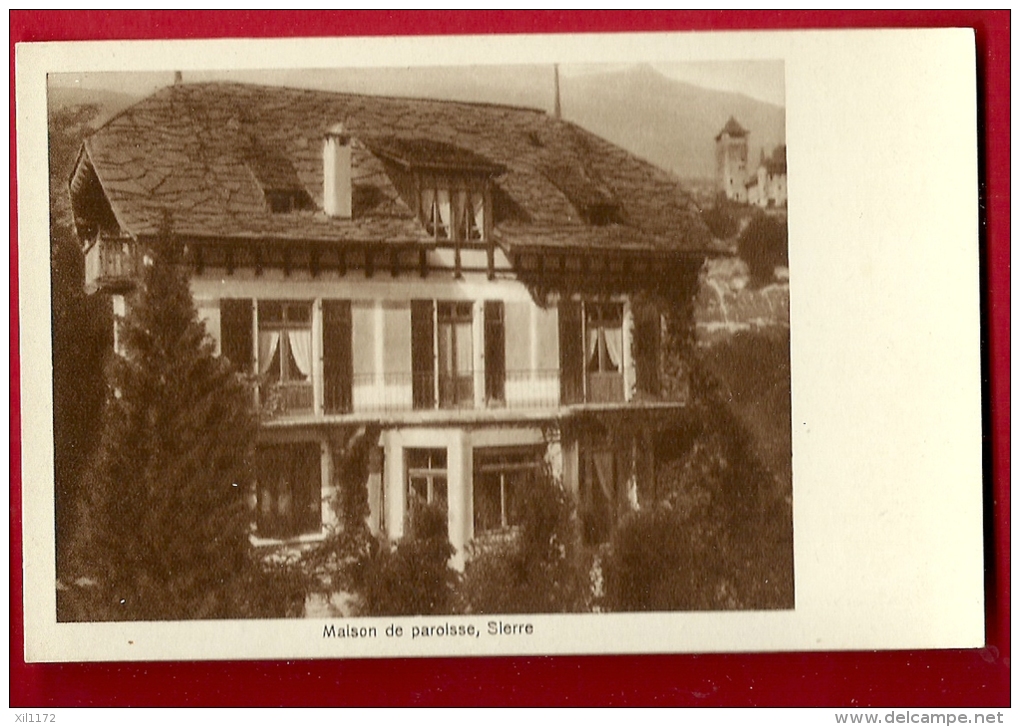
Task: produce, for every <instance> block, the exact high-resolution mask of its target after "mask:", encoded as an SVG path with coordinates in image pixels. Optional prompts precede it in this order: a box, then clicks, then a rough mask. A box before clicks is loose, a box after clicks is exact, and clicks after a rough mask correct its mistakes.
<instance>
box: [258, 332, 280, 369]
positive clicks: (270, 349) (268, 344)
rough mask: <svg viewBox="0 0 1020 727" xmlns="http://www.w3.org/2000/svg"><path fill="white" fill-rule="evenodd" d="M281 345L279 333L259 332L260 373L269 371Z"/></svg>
mask: <svg viewBox="0 0 1020 727" xmlns="http://www.w3.org/2000/svg"><path fill="white" fill-rule="evenodd" d="M279 345H280V332H279V331H259V373H260V374H264V373H266V372H267V371H269V366H270V365H271V364H272V363H273V358H274V357H275V356H276V349H277V348H278V347H279Z"/></svg>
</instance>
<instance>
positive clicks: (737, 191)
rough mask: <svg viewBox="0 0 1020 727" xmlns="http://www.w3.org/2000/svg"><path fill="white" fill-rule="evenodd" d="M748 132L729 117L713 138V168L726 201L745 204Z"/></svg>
mask: <svg viewBox="0 0 1020 727" xmlns="http://www.w3.org/2000/svg"><path fill="white" fill-rule="evenodd" d="M748 134H749V132H748V131H747V129H745V128H744V127H743V126H741V125H740V124H739V123H737V120H736V119H735V118H733V117H732V116H731V117H730V120H729V121H727V122H726V126H724V127H723V128H722V131H720V132H719V133H718V134H716V137H715V166H716V171H717V174H718V176H719V184H720V186H721V188H722V192H723V194H725V195H726V199H731V200H733V201H734V202H747V137H748Z"/></svg>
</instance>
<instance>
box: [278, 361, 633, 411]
mask: <svg viewBox="0 0 1020 727" xmlns="http://www.w3.org/2000/svg"><path fill="white" fill-rule="evenodd" d="M258 390H259V402H260V406H261V409H262V412H263V414H264V415H266V416H269V417H288V416H302V415H308V414H311V413H312V411H313V410H314V393H313V388H312V384H311V382H286V383H279V382H277V383H270V384H267V383H265V382H263V383H262V384H261V386H259V387H258ZM341 393H342V394H343V395H336V392H334V396H333V397H332V398H331V399H328V400H327V401H324V402H323V404H324V406H323V411H324V412H325V413H326V414H352V413H353V414H398V413H404V412H411V411H470V410H505V411H530V410H541V409H556V408H558V407H560V406H562V405H568V404H569V405H584V404H608V403H622V402H623V401H624V399H625V397H624V382H623V375H622V374H619V373H590V372H589V373H588V374H587V380H586V383H585V392H584V396H583V397H579V398H578V400H576V401H563V399H562V398H561V397H562V392H561V389H560V371H559V370H558V369H546V370H537V371H531V370H528V371H507V372H506V373H505V375H504V379H503V387H502V392H500V393H501V394H502V396H501V397H500V398H494V397H491V396H487V392H486V391H485V382H484V381H483V380H482V377H480V376H479V377H476V376H474V375H470V376H457V377H443V376H440V377H438V379H437V377H436V375H435V374H434V373H432V372H428V373H387V374H381V375H377V374H357V375H355V376H354V377H353V380H352V385H351V387H350V389H349V394H348V393H346V392H341Z"/></svg>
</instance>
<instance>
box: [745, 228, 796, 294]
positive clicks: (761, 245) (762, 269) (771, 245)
mask: <svg viewBox="0 0 1020 727" xmlns="http://www.w3.org/2000/svg"><path fill="white" fill-rule="evenodd" d="M737 252H738V253H739V255H740V258H741V259H742V260H743V261H744V262H745V263H747V267H748V270H749V271H750V274H751V282H752V283H754V284H755V285H764V284H765V283H768V282H769V281H771V280H772V278H773V276H774V274H775V269H776V267H778V266H781V265H787V264H788V260H789V257H788V254H787V232H786V219H785V218H779V217H775V216H772V215H767V214H765V213H760V214H757V215H755V216H754V217H753V218H752V219H751V221H750V222H749V223H748V225H747V227H745V228H744V231H743V232H741V233H740V237H739V238H738V239H737Z"/></svg>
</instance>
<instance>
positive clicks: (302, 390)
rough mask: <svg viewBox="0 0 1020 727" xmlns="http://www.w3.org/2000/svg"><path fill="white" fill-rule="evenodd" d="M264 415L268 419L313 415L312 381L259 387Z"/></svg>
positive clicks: (279, 383)
mask: <svg viewBox="0 0 1020 727" xmlns="http://www.w3.org/2000/svg"><path fill="white" fill-rule="evenodd" d="M258 393H259V404H260V406H261V409H262V413H263V414H264V415H265V416H268V417H285V416H299V415H302V414H311V413H312V411H313V410H314V408H315V394H314V390H313V388H312V382H310V381H287V382H276V383H268V384H265V383H264V384H262V385H261V386H259V387H258Z"/></svg>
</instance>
